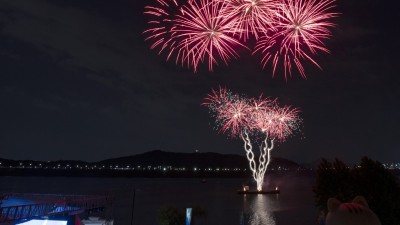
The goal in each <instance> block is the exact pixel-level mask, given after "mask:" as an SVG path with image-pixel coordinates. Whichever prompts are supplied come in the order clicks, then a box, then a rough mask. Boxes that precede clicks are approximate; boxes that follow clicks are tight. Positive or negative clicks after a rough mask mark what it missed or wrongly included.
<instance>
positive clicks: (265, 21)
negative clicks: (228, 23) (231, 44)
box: [217, 0, 277, 40]
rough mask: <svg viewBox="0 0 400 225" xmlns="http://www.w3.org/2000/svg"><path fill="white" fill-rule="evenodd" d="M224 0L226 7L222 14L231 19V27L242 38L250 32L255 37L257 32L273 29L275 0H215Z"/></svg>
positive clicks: (257, 34)
mask: <svg viewBox="0 0 400 225" xmlns="http://www.w3.org/2000/svg"><path fill="white" fill-rule="evenodd" d="M217 1H225V2H226V5H227V7H226V8H225V10H224V11H223V12H222V14H223V15H224V16H226V17H228V18H232V19H233V25H232V29H233V31H234V32H235V33H238V34H239V35H240V37H241V38H244V40H247V39H249V36H250V34H251V35H254V37H255V38H256V39H258V37H259V32H263V33H266V32H267V31H269V30H270V29H274V27H273V26H272V21H273V18H274V16H275V11H276V5H277V4H276V3H277V2H276V0H217Z"/></svg>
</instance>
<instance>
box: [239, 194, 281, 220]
mask: <svg viewBox="0 0 400 225" xmlns="http://www.w3.org/2000/svg"><path fill="white" fill-rule="evenodd" d="M276 204H278V195H251V196H249V195H243V212H242V215H241V221H240V225H275V224H276V222H275V218H274V215H273V211H272V209H274V208H275V206H276Z"/></svg>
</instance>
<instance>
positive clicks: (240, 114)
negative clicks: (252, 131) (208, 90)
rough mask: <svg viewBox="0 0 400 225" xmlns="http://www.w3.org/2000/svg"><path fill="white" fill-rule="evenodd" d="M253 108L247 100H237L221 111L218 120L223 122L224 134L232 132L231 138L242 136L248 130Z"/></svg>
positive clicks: (222, 129)
mask: <svg viewBox="0 0 400 225" xmlns="http://www.w3.org/2000/svg"><path fill="white" fill-rule="evenodd" d="M250 113H251V108H250V107H249V105H248V103H247V102H246V100H245V99H240V98H237V99H235V100H233V101H231V102H228V103H227V104H225V105H224V107H221V108H220V109H219V113H218V116H217V119H218V120H219V121H221V123H222V127H221V129H220V131H221V132H222V133H226V132H230V135H231V137H234V136H237V135H240V134H241V133H242V131H243V130H245V129H247V128H248V125H249V118H250Z"/></svg>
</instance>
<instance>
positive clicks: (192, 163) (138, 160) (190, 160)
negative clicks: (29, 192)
mask: <svg viewBox="0 0 400 225" xmlns="http://www.w3.org/2000/svg"><path fill="white" fill-rule="evenodd" d="M98 163H99V164H102V165H107V166H110V165H111V166H115V165H119V166H121V167H126V166H137V165H141V166H152V167H153V166H172V167H189V168H192V167H199V168H207V167H212V168H217V167H220V168H247V167H248V166H249V163H248V161H247V159H246V157H245V156H241V155H234V154H220V153H215V152H204V153H200V152H196V153H195V152H194V153H176V152H166V151H161V150H154V151H150V152H146V153H143V154H138V155H133V156H125V157H119V158H113V159H107V160H103V161H100V162H98ZM279 166H280V167H282V168H287V169H298V168H299V164H297V163H296V162H293V161H290V160H287V159H283V158H274V157H273V158H272V159H271V164H270V168H278V167H279Z"/></svg>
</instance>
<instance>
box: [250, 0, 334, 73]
mask: <svg viewBox="0 0 400 225" xmlns="http://www.w3.org/2000/svg"><path fill="white" fill-rule="evenodd" d="M281 1H282V2H281V4H278V7H277V10H276V17H275V18H276V20H275V21H274V24H275V25H274V27H275V29H276V32H275V34H273V35H272V36H266V35H265V36H263V37H261V38H260V40H259V41H258V43H257V44H256V46H255V50H254V53H256V52H260V53H261V54H262V55H263V57H262V60H261V64H262V65H263V67H265V66H266V64H267V63H268V62H270V61H272V66H273V74H275V71H276V68H277V65H278V64H279V63H280V61H282V64H283V66H284V75H285V78H286V79H287V76H288V73H289V74H290V75H291V72H292V68H293V67H294V66H296V67H297V70H298V71H299V72H300V74H301V76H303V77H304V78H305V77H306V75H305V71H304V67H303V65H302V63H301V61H302V60H308V61H310V62H312V63H313V64H314V65H316V66H317V67H319V68H320V69H321V67H320V66H319V64H318V63H317V62H316V61H315V60H314V59H313V57H312V55H316V54H317V52H318V51H322V52H325V53H329V50H328V49H327V48H326V47H325V45H324V43H323V40H324V39H327V38H329V37H330V36H331V33H330V31H329V28H330V27H333V26H335V25H334V24H333V23H331V22H329V19H331V18H333V17H336V16H337V15H338V14H337V13H333V12H329V11H330V10H331V9H332V8H334V7H335V5H334V2H335V1H334V0H321V1H316V0H298V1H296V0H281Z"/></svg>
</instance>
